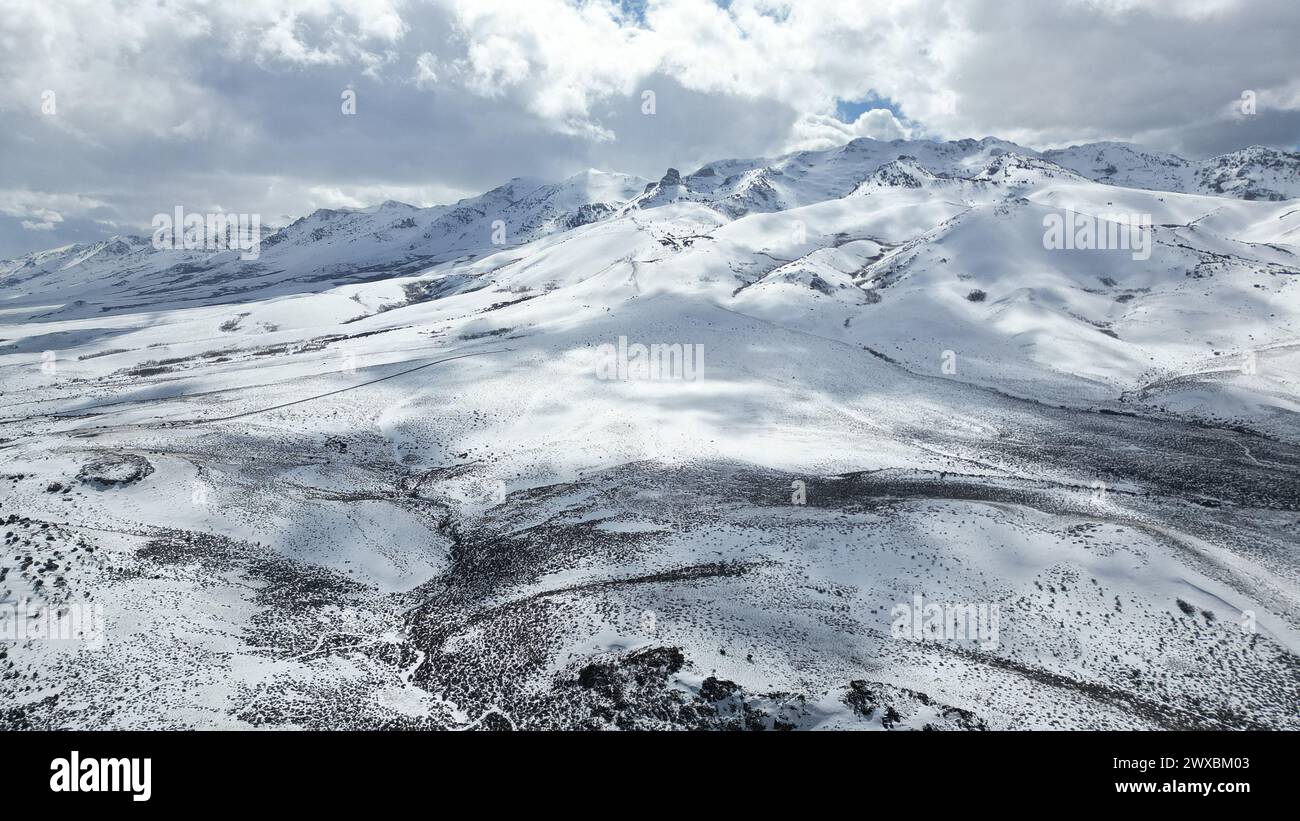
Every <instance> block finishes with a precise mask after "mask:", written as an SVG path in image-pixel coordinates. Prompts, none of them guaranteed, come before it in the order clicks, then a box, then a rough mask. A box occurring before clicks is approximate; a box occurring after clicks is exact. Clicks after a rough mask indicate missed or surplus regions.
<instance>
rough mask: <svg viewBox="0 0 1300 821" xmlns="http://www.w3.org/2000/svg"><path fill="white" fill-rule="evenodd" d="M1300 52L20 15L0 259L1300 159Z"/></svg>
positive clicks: (1294, 9)
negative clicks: (199, 216)
mask: <svg viewBox="0 0 1300 821" xmlns="http://www.w3.org/2000/svg"><path fill="white" fill-rule="evenodd" d="M1297 43H1300V4H1298V3H1297V2H1296V0H1176V1H1175V0H1169V1H1168V2H1165V1H1164V0H825V2H823V0H794V2H781V1H780V0H730V2H727V1H726V0H718V1H717V2H713V1H712V0H648V1H647V2H641V1H640V0H622V1H621V2H620V1H619V0H586V2H574V0H258V2H247V0H0V257H11V256H16V255H18V254H21V253H25V252H28V251H31V250H36V249H41V248H48V247H54V246H58V245H64V244H67V243H69V242H84V241H89V240H94V239H98V238H101V237H103V236H108V235H111V234H114V233H146V232H147V231H146V229H147V227H148V224H149V221H150V219H151V218H152V216H153V215H154V214H155V213H159V212H171V211H172V210H173V208H174V207H175V206H177V205H181V206H183V207H184V208H186V209H189V210H195V211H201V212H210V211H219V210H225V211H233V212H256V213H260V214H262V215H263V219H264V220H265V221H268V222H273V223H274V222H280V221H287V219H289V218H292V217H296V216H300V215H302V214H305V213H309V212H310V211H312V210H314V209H315V208H319V207H339V206H344V207H348V206H363V205H369V204H374V203H377V202H381V201H383V200H385V199H399V200H403V201H406V202H411V203H415V204H421V205H431V204H435V203H445V202H452V201H454V200H456V199H457V198H459V197H462V196H469V195H472V194H476V193H479V192H481V191H483V190H485V189H488V188H491V187H493V186H495V185H497V184H499V183H501V182H503V181H505V180H507V179H509V178H511V177H514V176H520V175H532V176H540V177H545V178H560V177H563V176H567V175H569V174H572V173H576V172H577V171H580V170H582V169H585V168H589V167H594V168H603V169H609V170H619V171H626V172H630V173H636V174H640V175H642V176H646V177H653V178H657V177H659V176H660V175H662V173H663V171H664V169H665V168H667V167H669V166H674V167H678V168H680V169H682V170H683V171H684V172H685V171H688V170H693V169H694V168H695V167H698V166H699V165H701V164H702V163H704V162H707V161H710V160H715V159H721V158H725V157H749V156H769V155H774V154H778V153H781V152H784V151H789V150H795V149H803V148H825V147H830V146H834V145H837V144H840V143H843V142H846V141H847V140H849V139H852V138H853V137H857V136H869V137H876V138H880V139H893V138H897V137H915V138H925V139H957V138H962V137H983V136H989V135H994V136H999V137H1003V138H1006V139H1010V140H1014V141H1016V142H1020V143H1022V144H1025V145H1030V146H1033V147H1036V148H1045V147H1051V146H1057V145H1066V144H1070V143H1077V142H1087V141H1092V140H1102V139H1117V140H1128V141H1133V142H1138V143H1141V144H1144V145H1146V146H1149V147H1152V148H1158V149H1163V150H1170V151H1175V152H1177V153H1181V154H1183V155H1185V156H1194V157H1203V156H1210V155H1213V154H1216V153H1222V152H1224V151H1229V150H1232V149H1235V148H1239V147H1242V146H1245V145H1251V144H1262V145H1271V146H1276V147H1282V148H1288V149H1294V148H1295V147H1296V145H1297V142H1300V136H1298V135H1300V46H1297ZM349 89H350V90H351V92H353V94H354V95H355V109H356V113H355V114H352V115H349V114H345V113H344V112H343V108H344V102H345V100H344V94H345V91H347V90H349ZM1246 90H1250V91H1253V92H1254V93H1255V99H1256V105H1257V108H1256V114H1255V115H1254V116H1252V117H1244V116H1242V115H1241V113H1240V110H1239V109H1240V105H1239V101H1240V99H1241V95H1242V93H1243V91H1246ZM646 92H653V95H654V97H653V103H654V113H653V114H646V113H644V109H645V108H646V107H647V104H646Z"/></svg>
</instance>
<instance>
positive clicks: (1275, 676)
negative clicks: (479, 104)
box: [0, 139, 1300, 729]
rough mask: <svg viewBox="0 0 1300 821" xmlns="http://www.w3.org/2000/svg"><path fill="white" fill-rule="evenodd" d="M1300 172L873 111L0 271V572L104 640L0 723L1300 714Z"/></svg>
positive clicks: (920, 720)
mask: <svg viewBox="0 0 1300 821" xmlns="http://www.w3.org/2000/svg"><path fill="white" fill-rule="evenodd" d="M1298 198H1300V156H1297V155H1293V154H1286V153H1283V152H1275V151H1270V150H1267V149H1260V148H1250V149H1245V150H1243V151H1240V152H1236V153H1234V154H1231V155H1227V156H1225V157H1218V158H1214V159H1213V160H1209V161H1205V162H1192V161H1187V160H1183V159H1181V158H1178V157H1173V156H1172V155H1164V154H1156V153H1153V152H1147V151H1143V150H1141V149H1137V148H1135V147H1132V146H1125V145H1117V144H1095V145H1088V146H1077V147H1072V148H1069V149H1065V150H1059V151H1049V152H1037V151H1033V150H1030V149H1026V148H1022V147H1020V146H1016V145H1014V144H1011V143H1007V142H1005V141H1000V140H993V139H987V140H981V141H974V140H964V141H961V142H952V143H933V142H893V143H884V142H876V141H872V140H855V141H853V142H851V143H849V144H848V145H846V146H844V147H842V148H838V149H834V150H830V151H824V152H804V153H799V154H794V155H789V156H785V157H779V158H775V159H749V160H724V161H719V162H715V163H711V164H709V165H706V166H704V167H702V168H699V169H695V170H693V171H690V172H689V173H687V172H685V171H677V170H672V169H670V170H668V171H667V172H666V173H665V174H664V175H663V177H662V178H661V179H659V180H644V179H638V178H636V177H632V176H629V175H623V174H615V173H608V172H601V171H594V170H593V171H589V172H586V173H584V174H580V175H578V176H576V177H573V178H570V179H568V180H563V181H560V182H546V181H541V180H525V179H516V180H512V181H510V182H509V183H507V184H505V185H503V186H501V187H500V188H497V189H494V190H493V191H490V192H488V193H486V194H484V195H482V196H481V197H476V198H473V199H470V200H465V201H462V202H460V203H457V204H456V205H454V206H443V207H435V208H427V209H420V208H414V207H411V206H407V205H404V204H401V203H391V202H390V203H384V204H383V205H379V206H376V207H374V208H370V209H365V210H361V211H318V212H316V213H314V214H312V215H310V216H308V217H305V218H303V219H301V220H298V221H297V222H295V223H293V224H292V225H289V226H287V227H285V228H283V229H281V230H279V231H277V232H275V233H274V234H273V235H270V236H268V237H265V238H264V239H263V243H262V248H261V253H260V255H259V256H258V258H257V259H256V260H243V259H240V257H239V254H238V253H237V252H233V251H225V252H219V253H211V252H202V251H172V250H156V249H155V248H153V247H152V246H151V244H150V241H149V239H148V238H141V237H125V236H124V237H120V238H115V239H113V240H111V241H106V242H101V243H95V244H93V245H87V246H73V247H68V248H60V249H55V250H51V251H47V252H43V253H38V254H32V255H29V256H27V257H23V258H20V259H16V260H10V261H7V262H2V263H0V465H2V466H0V522H3V527H2V528H0V529H2V530H3V531H4V540H5V541H4V551H3V554H0V604H4V605H6V606H7V607H9V608H10V611H9V612H10V615H9V618H10V620H11V622H12V620H13V619H15V618H29V619H30V618H32V616H35V615H38V614H40V613H42V612H55V613H58V612H65V611H66V612H80V611H84V610H85V609H87V608H99V609H100V610H101V611H102V613H103V630H102V641H77V640H48V639H46V638H44V637H41V636H36V637H30V636H29V637H27V638H25V639H19V640H9V641H6V640H4V639H3V638H0V727H5V728H65V727H66V728H89V729H96V728H188V727H200V728H226V727H249V726H259V727H303V728H392V727H418V728H431V729H439V728H445V729H470V728H496V729H504V728H512V727H513V728H520V729H524V728H616V727H617V728H801V729H813V728H849V729H853V728H860V729H902V728H917V729H919V728H923V727H934V728H945V729H947V728H952V729H983V728H987V729H1007V728H1089V729H1102V728H1106V729H1117V728H1156V729H1160V728H1165V729H1190V728H1231V729H1282V728H1286V729H1300V658H1298V656H1297V653H1298V652H1300V413H1298V412H1300V257H1298V256H1297V254H1300V199H1298ZM1053 215H1055V216H1058V217H1059V216H1062V215H1069V216H1070V217H1071V218H1072V219H1075V220H1079V219H1083V220H1092V221H1094V222H1096V224H1098V225H1102V226H1105V225H1108V224H1110V223H1113V222H1115V220H1116V219H1117V217H1116V215H1141V216H1144V217H1145V216H1149V218H1150V222H1151V226H1150V227H1149V228H1147V229H1145V231H1146V236H1147V239H1148V240H1149V242H1150V246H1149V248H1148V251H1149V253H1148V254H1147V255H1146V256H1145V257H1143V255H1142V254H1139V253H1136V252H1134V251H1133V250H1131V249H1128V248H1118V249H1117V248H1109V249H1105V248H1099V249H1076V248H1068V249H1067V248H1053V247H1049V245H1050V243H1048V242H1046V241H1045V220H1048V221H1050V219H1051V218H1052V217H1053ZM620 338H622V339H623V341H624V344H625V345H637V344H642V345H648V344H652V343H658V344H664V345H680V346H683V347H682V348H681V349H680V350H681V351H685V352H686V353H685V356H687V357H689V356H690V355H691V354H690V352H692V351H698V352H699V361H700V362H702V370H700V371H699V372H697V373H693V374H690V376H691V377H693V378H666V377H672V376H674V375H678V376H681V374H673V373H669V374H666V375H665V374H662V373H661V374H659V376H660V377H661V378H658V379H648V378H637V377H639V376H644V374H642V373H640V372H638V371H636V370H635V369H628V371H627V372H615V373H614V374H613V375H614V377H615V378H603V377H607V376H609V375H610V373H609V371H608V368H607V367H606V366H607V364H608V362H607V360H608V354H609V350H610V349H611V348H610V346H612V347H613V349H614V350H616V351H617V350H618V346H619V344H620ZM696 346H698V347H696ZM619 376H627V377H628V378H618V377H619ZM917 597H921V599H920V600H922V601H924V602H925V603H927V604H930V603H933V604H939V605H946V606H949V607H950V608H952V607H957V606H964V605H967V604H969V605H972V606H979V607H982V608H984V610H985V611H989V609H990V608H992V609H995V610H996V613H997V620H996V624H995V627H994V630H993V633H992V634H990V633H989V632H988V630H987V629H984V630H980V631H978V635H970V634H969V633H968V634H965V635H961V634H958V635H950V636H945V635H932V634H928V633H925V632H922V633H921V634H919V635H918V634H916V633H915V632H912V633H910V634H907V635H900V634H899V630H898V629H897V627H898V625H897V617H896V615H895V613H896V611H897V610H898V608H899V607H900V606H911V605H912V604H913V603H914V602H916V601H918V599H917ZM0 612H3V611H0ZM33 621H39V617H38V618H37V619H33ZM909 624H910V622H909ZM984 626H985V627H986V628H987V627H988V625H987V624H986V625H984ZM10 628H11V629H12V623H11V625H10ZM3 635H4V634H3V633H0V636H3ZM13 635H18V634H17V633H14V634H13Z"/></svg>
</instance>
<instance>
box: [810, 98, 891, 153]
mask: <svg viewBox="0 0 1300 821" xmlns="http://www.w3.org/2000/svg"><path fill="white" fill-rule="evenodd" d="M911 134H912V132H911V129H909V128H908V127H907V126H905V125H904V124H903V123H901V122H899V120H898V118H897V117H895V116H894V112H892V111H890V110H889V109H887V108H873V109H871V110H869V111H864V112H862V113H861V114H859V115H858V118H857V119H856V120H854V121H853V122H851V123H846V122H844V121H843V120H840V119H838V118H837V117H831V116H827V115H824V114H808V115H805V116H803V117H801V118H799V120H797V121H796V122H795V124H794V128H793V129H791V135H790V143H789V144H788V145H787V146H786V150H788V151H820V150H823V149H827V148H834V147H835V146H837V145H843V144H844V143H846V142H848V141H849V140H854V139H857V138H858V137H870V138H871V139H873V140H885V141H888V140H906V139H909V138H910V137H911Z"/></svg>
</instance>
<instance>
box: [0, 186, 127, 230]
mask: <svg viewBox="0 0 1300 821" xmlns="http://www.w3.org/2000/svg"><path fill="white" fill-rule="evenodd" d="M103 206H104V203H103V202H101V201H99V200H97V199H93V198H91V197H83V196H81V195H80V194H58V193H49V192H45V191H31V190H28V189H20V188H10V189H0V214H2V215H4V216H6V217H14V218H17V219H18V220H20V224H21V225H22V227H23V228H25V229H27V230H29V231H50V230H53V228H54V227H55V226H56V225H57V224H58V223H61V222H63V220H64V216H65V215H67V216H85V215H87V214H89V213H90V212H91V211H93V210H95V209H97V208H102V207H103Z"/></svg>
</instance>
